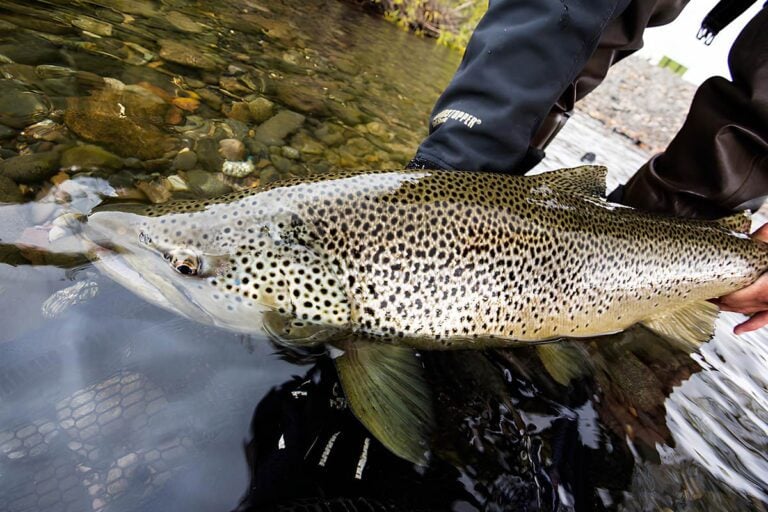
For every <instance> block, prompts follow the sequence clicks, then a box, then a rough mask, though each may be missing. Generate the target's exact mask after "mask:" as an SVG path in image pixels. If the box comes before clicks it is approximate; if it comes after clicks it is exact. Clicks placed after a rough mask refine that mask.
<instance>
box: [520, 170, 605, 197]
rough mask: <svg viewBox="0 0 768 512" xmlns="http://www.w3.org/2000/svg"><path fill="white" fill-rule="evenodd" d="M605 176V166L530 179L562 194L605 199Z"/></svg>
mask: <svg viewBox="0 0 768 512" xmlns="http://www.w3.org/2000/svg"><path fill="white" fill-rule="evenodd" d="M607 174H608V169H607V168H606V167H605V166H602V165H582V166H580V167H569V168H567V169H558V170H556V171H550V172H544V173H541V174H536V175H535V176H531V178H533V179H536V180H538V181H539V182H540V183H541V184H542V185H547V186H549V187H551V188H553V189H555V190H559V191H562V192H570V193H573V194H580V195H587V196H594V197H600V198H605V177H606V175H607Z"/></svg>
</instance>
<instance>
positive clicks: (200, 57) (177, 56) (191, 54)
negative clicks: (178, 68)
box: [160, 39, 219, 71]
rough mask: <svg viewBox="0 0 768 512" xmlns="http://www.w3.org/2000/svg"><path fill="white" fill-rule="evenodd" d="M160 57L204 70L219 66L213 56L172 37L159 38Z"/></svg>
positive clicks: (214, 68)
mask: <svg viewBox="0 0 768 512" xmlns="http://www.w3.org/2000/svg"><path fill="white" fill-rule="evenodd" d="M160 57H162V58H163V59H165V60H167V61H169V62H174V63H176V64H181V65H182V66H187V67H190V68H196V69H204V70H206V71H215V70H216V69H218V68H219V63H218V62H217V61H216V60H215V59H214V58H213V57H211V56H209V55H206V54H205V53H203V52H202V51H200V50H199V49H197V48H195V47H194V46H190V45H188V44H184V43H181V42H179V41H175V40H173V39H161V40H160Z"/></svg>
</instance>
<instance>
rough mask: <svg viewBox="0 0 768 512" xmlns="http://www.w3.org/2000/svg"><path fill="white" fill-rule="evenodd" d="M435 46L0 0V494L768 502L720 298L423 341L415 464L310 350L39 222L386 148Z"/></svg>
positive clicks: (369, 161)
mask: <svg viewBox="0 0 768 512" xmlns="http://www.w3.org/2000/svg"><path fill="white" fill-rule="evenodd" d="M457 63H458V56H457V55H454V54H451V53H449V52H448V51H447V50H445V49H443V48H437V47H435V46H434V45H431V44H430V43H429V42H427V41H423V40H418V39H415V38H413V37H411V36H409V35H408V34H406V33H404V32H402V31H399V30H397V29H395V28H393V27H391V26H389V25H387V24H385V23H383V22H381V20H378V19H375V18H372V17H370V16H367V15H365V14H364V13H362V12H360V11H359V10H357V9H355V8H353V7H351V6H350V5H349V4H346V3H342V2H338V1H335V0H334V1H321V0H312V1H309V2H298V1H294V0H285V1H280V2H257V1H254V0H244V1H237V2H234V1H228V2H217V3H216V5H209V4H206V3H202V2H184V1H179V0H164V1H162V2H159V1H158V2H138V1H133V0H111V1H110V2H106V1H105V2H99V1H89V2H62V1H58V0H56V1H46V2H42V1H37V2H34V1H33V2H16V1H6V0H0V74H2V77H1V78H0V171H2V172H0V178H2V179H0V203H13V204H2V205H0V326H2V329H0V510H2V511H9V512H21V511H44V510H51V511H78V512H81V511H84V510H90V511H94V512H102V511H104V512H106V511H109V512H113V511H128V510H142V511H160V510H188V511H195V510H200V511H209V510H233V509H238V510H243V511H244V510H264V511H268V510H285V511H290V510H307V511H334V510H345V511H352V510H377V511H378V510H398V511H408V510H412V511H422V510H424V511H427V510H428V511H443V510H456V511H470V510H484V511H503V510H628V511H641V510H691V511H693V510H702V511H704V510H747V509H754V510H764V509H765V507H764V505H763V503H764V502H766V500H767V497H766V494H767V493H768V478H767V477H766V475H768V467H766V466H767V464H766V458H765V455H764V454H765V453H766V448H767V447H766V439H768V398H767V397H768V395H767V394H766V388H767V386H766V384H767V383H766V379H765V373H766V368H768V352H766V348H765V343H764V340H763V338H764V334H760V333H758V334H753V335H749V336H743V337H740V338H736V337H734V336H733V335H731V334H730V329H731V327H732V326H733V324H734V322H735V317H734V316H730V315H724V316H723V318H721V320H720V322H719V324H718V326H719V327H718V332H717V335H716V337H715V339H714V340H713V341H711V342H709V343H708V344H706V345H704V346H703V347H702V348H701V349H699V350H697V351H696V352H694V353H693V354H691V353H689V351H687V350H686V349H684V348H681V347H676V346H672V345H670V344H669V343H667V342H665V341H663V340H661V339H658V338H656V337H655V336H653V335H651V334H650V333H649V332H647V331H645V330H643V329H641V328H635V329H631V330H630V331H628V332H626V333H622V334H619V335H615V336H610V337H605V338H601V339H594V340H580V341H574V342H569V343H561V344H551V345H542V346H538V347H519V348H514V349H508V350H498V351H483V352H479V351H477V352H473V351H462V352H439V353H438V352H432V353H429V352H425V353H423V354H421V360H422V361H423V363H424V366H425V369H426V371H427V375H428V378H429V381H430V386H431V388H432V391H433V396H434V399H435V404H436V414H437V425H438V428H437V430H436V431H435V432H434V434H433V437H432V439H431V444H432V458H431V462H430V464H429V466H427V467H416V466H413V465H411V464H408V463H406V462H404V461H402V460H400V459H398V458H396V457H395V456H393V455H392V454H391V453H389V452H388V451H387V450H386V449H384V448H383V447H382V446H381V445H380V444H379V443H378V442H377V441H376V440H375V439H373V438H372V437H371V436H370V435H369V434H368V433H367V431H366V430H365V429H364V428H363V427H362V426H361V425H360V424H359V423H358V422H357V421H356V420H355V419H354V417H353V416H352V414H351V413H350V412H349V410H348V409H347V408H346V404H345V401H344V398H343V396H342V394H341V393H340V392H339V387H338V381H337V376H336V373H335V370H334V368H333V363H332V361H331V360H330V359H329V358H328V357H327V356H326V355H325V353H324V352H322V351H320V352H319V353H313V352H307V353H304V352H289V351H286V349H284V348H277V347H275V346H273V345H271V344H270V343H269V342H267V341H266V340H262V339H251V338H248V337H243V336H240V335H235V334H232V333H228V332H225V331H222V330H219V329H216V328H213V327H207V326H202V325H198V324H195V323H194V322H191V321H188V320H184V319H181V318H178V317H176V316H174V315H172V314H171V313H168V312H165V311H163V310H160V309H158V308H156V307H154V306H151V305H149V304H147V303H144V302H143V301H141V300H140V299H138V298H136V297H135V296H133V295H131V294H130V293H129V292H127V291H125V290H124V289H122V288H120V287H118V286H117V285H116V284H114V283H112V282H110V281H108V280H107V279H106V278H105V277H103V276H101V275H100V274H98V273H97V272H96V271H95V269H94V268H92V267H91V266H90V264H88V263H87V262H86V261H85V259H84V258H83V257H82V256H81V255H80V252H79V248H78V247H67V246H66V245H65V246H57V247H52V246H49V245H48V242H47V229H42V228H41V226H45V225H47V224H48V223H49V222H50V221H51V220H52V219H54V218H56V217H57V216H58V215H59V214H61V213H62V212H65V211H70V210H75V211H84V212H87V211H89V210H90V209H91V208H92V207H93V206H95V205H96V204H98V203H99V202H100V201H102V200H103V199H104V198H105V197H112V196H117V197H119V198H121V199H123V200H126V199H128V200H135V199H138V200H143V201H147V200H149V201H153V202H163V201H166V200H168V199H170V198H184V197H200V196H207V195H215V194H220V193H223V192H226V191H229V190H232V189H235V190H239V189H245V188H250V187H253V186H256V185H258V184H259V183H268V182H270V181H273V180H276V179H280V178H286V177H301V176H305V175H307V174H309V173H314V172H324V171H327V170H329V169H332V168H336V167H347V168H376V167H397V166H402V165H403V164H404V163H405V162H406V161H407V159H408V158H409V157H410V156H411V154H412V152H413V149H414V148H415V145H416V144H417V143H418V140H419V138H420V137H421V136H422V135H423V133H425V131H426V125H425V122H426V120H427V118H428V113H429V110H430V108H431V106H432V103H433V102H434V100H435V98H436V97H437V94H438V93H439V91H440V90H441V89H442V88H443V87H444V85H445V84H446V83H447V80H448V79H449V78H450V76H451V73H452V71H453V70H454V69H455V67H456V65H457ZM105 79H106V80H105ZM4 100H6V101H4ZM120 106H122V107H123V108H124V109H125V110H124V111H122V110H121V109H120ZM265 126H266V128H265ZM229 139H237V140H239V141H240V142H242V143H243V145H244V146H245V148H244V149H243V148H241V147H239V146H238V144H235V143H232V142H228V143H225V144H224V145H223V146H222V145H221V144H222V140H229ZM233 148H234V149H233ZM180 149H185V150H188V151H185V152H181V153H180V152H179V150H180ZM220 150H222V151H223V152H224V153H227V152H231V153H233V154H235V156H237V157H238V158H241V159H243V158H245V157H250V158H251V161H252V162H253V163H254V168H255V169H254V172H253V173H252V174H250V175H248V176H246V177H235V176H224V175H223V174H222V173H221V170H222V163H223V161H224V155H223V154H222V152H221V151H220ZM185 153H186V156H184V154H185ZM190 154H191V156H190ZM228 154H229V153H228ZM180 155H182V156H180ZM230 156H231V155H230ZM98 178H103V179H98ZM9 183H10V185H9ZM249 426H250V427H249Z"/></svg>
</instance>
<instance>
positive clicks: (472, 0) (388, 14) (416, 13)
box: [360, 0, 488, 50]
mask: <svg viewBox="0 0 768 512" xmlns="http://www.w3.org/2000/svg"><path fill="white" fill-rule="evenodd" d="M360 1H361V2H362V3H363V4H367V5H368V6H369V7H371V8H373V9H375V10H376V11H378V12H380V13H381V14H383V15H384V17H385V18H387V19H388V20H390V21H392V22H394V23H396V24H397V25H399V26H401V27H403V28H405V29H408V30H411V31H413V32H415V33H417V34H419V35H423V36H427V37H434V38H436V39H437V40H438V42H439V43H441V44H444V45H446V46H449V47H451V48H455V49H458V50H463V49H464V48H465V47H466V46H467V42H468V41H469V37H470V36H471V35H472V31H473V30H474V29H475V27H476V26H477V23H478V22H479V21H480V18H481V17H482V16H483V14H484V13H485V11H486V9H487V5H488V2H487V1H486V0H360Z"/></svg>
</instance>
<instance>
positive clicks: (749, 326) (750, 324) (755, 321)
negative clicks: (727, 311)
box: [733, 311, 768, 334]
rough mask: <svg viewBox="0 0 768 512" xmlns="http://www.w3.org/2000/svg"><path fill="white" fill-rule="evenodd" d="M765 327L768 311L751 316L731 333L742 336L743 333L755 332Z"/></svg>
mask: <svg viewBox="0 0 768 512" xmlns="http://www.w3.org/2000/svg"><path fill="white" fill-rule="evenodd" d="M766 325H768V311H762V312H760V313H756V314H755V315H753V316H752V317H751V318H750V319H749V320H747V321H746V322H744V323H741V324H739V325H737V326H736V327H735V328H734V329H733V333H734V334H744V333H745V332H750V331H756V330H758V329H760V328H761V327H765V326H766Z"/></svg>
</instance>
